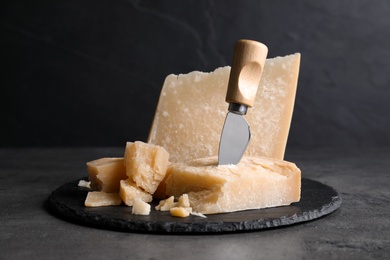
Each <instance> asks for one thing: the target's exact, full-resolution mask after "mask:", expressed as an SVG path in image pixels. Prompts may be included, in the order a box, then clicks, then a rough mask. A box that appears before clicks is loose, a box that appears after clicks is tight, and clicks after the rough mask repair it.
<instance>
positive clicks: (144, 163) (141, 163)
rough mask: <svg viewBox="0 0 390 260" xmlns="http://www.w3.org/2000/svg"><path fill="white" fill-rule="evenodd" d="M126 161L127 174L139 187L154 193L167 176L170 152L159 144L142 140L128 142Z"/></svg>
mask: <svg viewBox="0 0 390 260" xmlns="http://www.w3.org/2000/svg"><path fill="white" fill-rule="evenodd" d="M124 161H125V166H126V175H127V176H128V177H129V178H132V179H133V181H134V182H135V183H136V184H137V186H138V187H141V188H142V189H143V190H145V191H147V192H149V193H150V194H153V193H154V192H155V191H156V189H157V187H158V185H159V184H160V182H161V181H162V180H163V179H164V177H165V174H166V171H167V165H168V163H169V154H168V152H167V151H166V150H165V149H164V148H163V147H160V146H157V145H152V144H148V143H144V142H140V141H136V142H134V143H133V142H127V144H126V150H125V155H124Z"/></svg>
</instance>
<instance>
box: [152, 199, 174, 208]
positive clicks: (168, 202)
mask: <svg viewBox="0 0 390 260" xmlns="http://www.w3.org/2000/svg"><path fill="white" fill-rule="evenodd" d="M175 206H176V203H175V197H173V196H170V197H169V198H167V199H165V200H160V202H159V203H158V205H157V206H156V207H155V209H156V210H160V211H169V210H170V209H171V208H173V207H175Z"/></svg>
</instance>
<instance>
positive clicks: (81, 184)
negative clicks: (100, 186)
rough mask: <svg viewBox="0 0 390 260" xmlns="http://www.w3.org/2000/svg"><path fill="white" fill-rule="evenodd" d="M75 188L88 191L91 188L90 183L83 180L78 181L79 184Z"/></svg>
mask: <svg viewBox="0 0 390 260" xmlns="http://www.w3.org/2000/svg"><path fill="white" fill-rule="evenodd" d="M77 186H79V187H83V188H87V189H90V188H91V182H90V181H85V180H79V183H78V185H77Z"/></svg>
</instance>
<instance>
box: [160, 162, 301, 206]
mask: <svg viewBox="0 0 390 260" xmlns="http://www.w3.org/2000/svg"><path fill="white" fill-rule="evenodd" d="M167 174H168V177H167V179H166V193H167V195H168V196H175V197H177V198H178V197H180V196H181V195H182V194H188V197H189V202H190V205H191V207H192V209H193V211H194V212H198V213H202V214H215V213H224V212H234V211H240V210H248V209H260V208H268V207H275V206H282V205H290V204H291V203H293V202H298V201H299V200H300V189H301V171H300V169H299V168H298V167H297V166H296V165H295V164H294V163H291V162H287V161H282V160H277V159H271V158H265V157H244V158H243V159H242V160H241V162H240V163H239V164H237V165H220V166H218V165H217V157H216V156H213V157H207V158H202V159H196V160H192V161H189V162H187V163H174V164H172V165H170V166H169V168H168V171H167Z"/></svg>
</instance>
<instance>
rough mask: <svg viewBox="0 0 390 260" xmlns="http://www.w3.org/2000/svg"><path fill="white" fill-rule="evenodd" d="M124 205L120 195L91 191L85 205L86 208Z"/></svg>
mask: <svg viewBox="0 0 390 260" xmlns="http://www.w3.org/2000/svg"><path fill="white" fill-rule="evenodd" d="M121 203H122V200H121V198H120V197H119V195H118V193H107V192H103V191H90V192H88V194H87V198H86V199H85V202H84V205H85V206H86V207H102V206H114V205H120V204H121Z"/></svg>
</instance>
